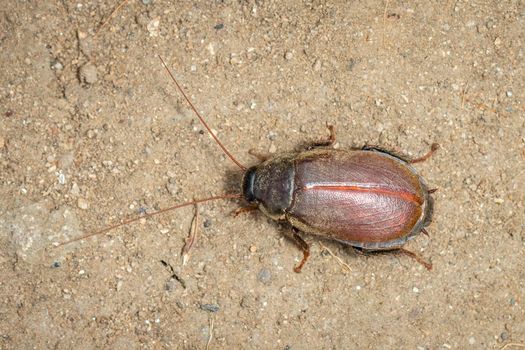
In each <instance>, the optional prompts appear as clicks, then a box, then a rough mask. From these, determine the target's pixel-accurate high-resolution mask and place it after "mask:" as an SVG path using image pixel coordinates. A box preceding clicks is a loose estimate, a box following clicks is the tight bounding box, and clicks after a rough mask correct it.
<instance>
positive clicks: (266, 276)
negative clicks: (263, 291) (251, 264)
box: [257, 268, 272, 284]
mask: <svg viewBox="0 0 525 350" xmlns="http://www.w3.org/2000/svg"><path fill="white" fill-rule="evenodd" d="M257 279H258V280H259V282H262V283H264V284H268V283H269V282H270V281H271V279H272V273H271V271H270V270H268V269H267V268H262V269H260V270H259V273H258V274H257Z"/></svg>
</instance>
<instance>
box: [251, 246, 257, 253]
mask: <svg viewBox="0 0 525 350" xmlns="http://www.w3.org/2000/svg"><path fill="white" fill-rule="evenodd" d="M256 251H257V247H256V246H254V245H252V246H250V252H251V253H255V252H256Z"/></svg>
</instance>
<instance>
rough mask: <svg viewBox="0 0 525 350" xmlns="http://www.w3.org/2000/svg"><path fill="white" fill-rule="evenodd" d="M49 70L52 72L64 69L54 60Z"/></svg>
mask: <svg viewBox="0 0 525 350" xmlns="http://www.w3.org/2000/svg"><path fill="white" fill-rule="evenodd" d="M51 69H54V70H57V71H58V70H62V69H64V65H63V64H62V63H61V62H60V61H58V60H55V61H53V62H52V63H51Z"/></svg>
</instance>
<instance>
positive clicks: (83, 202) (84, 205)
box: [77, 198, 89, 210]
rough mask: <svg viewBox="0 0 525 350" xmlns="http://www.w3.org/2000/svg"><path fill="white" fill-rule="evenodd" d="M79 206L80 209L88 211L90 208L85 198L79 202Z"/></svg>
mask: <svg viewBox="0 0 525 350" xmlns="http://www.w3.org/2000/svg"><path fill="white" fill-rule="evenodd" d="M77 205H78V207H79V208H80V209H83V210H86V209H87V208H89V203H88V202H87V201H86V200H85V199H84V198H79V199H78V201H77Z"/></svg>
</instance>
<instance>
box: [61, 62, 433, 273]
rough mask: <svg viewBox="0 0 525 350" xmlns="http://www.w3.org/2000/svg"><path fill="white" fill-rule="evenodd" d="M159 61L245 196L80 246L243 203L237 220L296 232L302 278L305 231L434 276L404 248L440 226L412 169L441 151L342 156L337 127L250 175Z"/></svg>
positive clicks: (265, 161) (371, 150)
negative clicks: (258, 216)
mask: <svg viewBox="0 0 525 350" xmlns="http://www.w3.org/2000/svg"><path fill="white" fill-rule="evenodd" d="M159 58H160V60H161V62H162V64H163V66H164V68H165V69H166V71H167V72H168V74H169V75H170V77H171V79H172V80H173V82H174V83H175V85H176V86H177V89H178V90H179V92H180V93H181V94H182V95H183V97H184V98H185V100H186V101H187V102H188V104H189V106H190V107H191V109H192V110H193V111H194V112H195V114H196V116H197V117H198V118H199V120H200V121H201V123H202V124H203V125H204V127H205V128H206V129H207V130H208V132H209V133H210V135H211V136H212V137H213V138H214V140H215V141H216V143H217V144H218V145H219V147H221V148H222V150H223V151H224V153H225V154H226V155H227V156H228V157H229V158H230V159H231V160H232V161H233V162H234V163H235V164H236V165H237V166H238V167H239V168H240V169H241V170H242V171H243V172H244V176H243V178H242V184H241V193H239V194H225V195H221V196H215V197H209V198H204V199H200V200H196V201H192V202H188V203H183V204H179V205H175V206H173V207H170V208H166V209H162V210H159V211H157V212H153V213H149V214H146V215H144V216H142V217H138V218H134V219H131V220H127V221H124V222H122V223H119V224H116V225H113V226H110V227H107V228H105V229H103V230H101V231H97V232H93V233H90V234H88V235H85V236H82V237H80V238H77V239H74V240H73V241H77V240H81V239H85V238H87V237H90V236H94V235H98V234H102V233H105V232H107V231H109V230H112V229H114V228H116V227H119V226H122V225H126V224H129V223H131V222H134V221H137V220H139V219H141V218H144V217H151V216H153V215H158V214H161V213H164V212H166V211H169V210H174V209H178V208H182V207H185V206H189V205H194V204H196V203H202V202H207V201H212V200H218V199H241V198H242V199H244V200H245V201H246V202H248V204H249V206H246V207H243V208H239V209H238V210H237V211H236V214H239V213H242V212H245V211H250V210H255V209H260V210H261V211H262V212H263V213H264V214H266V215H267V216H268V217H270V218H271V219H273V220H276V221H279V222H285V223H288V224H289V225H290V226H291V227H292V232H291V238H292V239H293V240H294V241H295V243H296V244H297V245H298V246H299V247H300V248H301V249H302V251H303V259H302V261H301V262H300V263H299V264H298V265H297V266H296V267H295V268H294V270H295V271H296V272H300V271H301V269H302V267H303V265H304V264H305V262H306V261H307V259H308V257H309V255H310V251H309V245H308V244H307V243H306V242H305V241H304V240H303V239H302V238H301V236H300V235H299V234H298V232H299V231H302V232H304V233H307V234H312V235H317V236H319V237H321V238H325V239H331V240H335V241H339V242H341V243H344V244H347V245H350V246H352V247H355V248H358V249H361V250H363V251H388V250H397V251H399V252H401V253H403V254H406V255H409V256H410V257H412V258H414V259H416V260H417V261H418V262H420V263H421V264H423V265H424V266H425V267H426V268H427V269H429V270H430V269H431V268H432V265H431V264H430V263H428V262H425V261H424V260H423V259H421V258H420V257H419V256H417V255H416V254H414V253H413V252H410V251H408V250H405V249H404V248H403V246H404V244H405V243H406V242H407V241H409V240H411V239H413V238H415V237H416V236H417V235H418V234H419V233H420V232H423V233H425V234H427V232H426V231H425V227H426V226H428V225H429V224H430V222H431V219H432V209H433V199H432V197H431V194H432V193H433V192H434V191H435V190H429V189H428V187H427V185H426V182H425V180H424V179H423V178H422V177H421V176H419V175H418V174H417V172H416V171H415V169H414V168H413V167H412V166H411V165H410V164H413V163H417V162H421V161H424V160H426V159H427V158H429V157H430V156H431V155H432V153H433V152H435V151H436V150H437V148H438V145H437V144H433V145H432V147H431V150H430V151H429V152H428V153H427V154H425V155H424V156H422V157H420V158H416V159H405V158H403V157H400V156H397V155H395V154H393V153H389V152H387V151H385V150H383V149H380V148H377V147H365V148H362V149H350V150H336V149H333V148H330V146H332V145H333V144H334V142H335V130H334V128H333V127H332V126H329V129H330V138H329V139H328V140H326V141H322V142H317V143H315V144H313V145H312V146H311V147H310V148H308V149H307V150H305V151H302V152H296V153H288V154H283V155H280V156H277V157H266V156H261V155H257V156H258V158H259V159H260V160H261V163H260V164H258V165H256V166H253V167H250V168H246V167H245V166H244V165H242V164H241V163H240V162H239V161H237V159H235V157H233V155H232V154H231V153H230V152H229V151H228V150H227V149H226V147H225V146H224V145H223V144H222V143H221V142H220V140H219V139H218V138H217V136H215V134H214V133H213V132H212V131H211V129H210V127H209V126H208V124H207V123H206V122H205V120H204V118H203V117H202V116H201V115H200V113H199V112H198V111H197V109H196V108H195V107H194V105H193V104H192V102H191V100H190V99H189V98H188V97H187V96H186V94H185V93H184V90H183V89H182V87H181V86H180V85H179V83H178V82H177V80H176V79H175V77H174V76H173V74H172V73H171V71H170V70H169V68H168V67H167V65H166V63H165V62H164V60H163V59H162V58H161V57H160V56H159ZM427 235H428V234H427ZM69 242H72V241H69ZM69 242H66V243H69ZM62 244H65V243H62Z"/></svg>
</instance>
